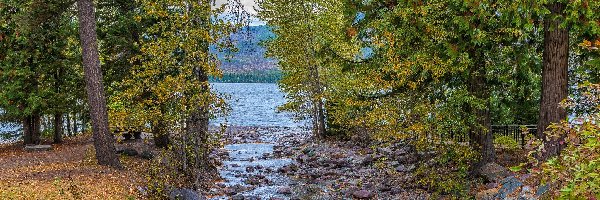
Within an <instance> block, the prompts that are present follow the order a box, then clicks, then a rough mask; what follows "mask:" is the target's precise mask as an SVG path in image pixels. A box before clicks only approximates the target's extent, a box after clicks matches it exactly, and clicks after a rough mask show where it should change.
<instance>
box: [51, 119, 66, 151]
mask: <svg viewBox="0 0 600 200" xmlns="http://www.w3.org/2000/svg"><path fill="white" fill-rule="evenodd" d="M63 132H64V131H63V114H62V113H55V114H54V142H53V143H55V144H58V143H62V142H63V140H62V136H63Z"/></svg>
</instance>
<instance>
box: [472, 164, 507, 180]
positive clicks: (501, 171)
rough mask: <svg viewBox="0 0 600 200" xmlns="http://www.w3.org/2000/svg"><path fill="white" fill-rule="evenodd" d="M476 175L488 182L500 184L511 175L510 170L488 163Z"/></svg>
mask: <svg viewBox="0 0 600 200" xmlns="http://www.w3.org/2000/svg"><path fill="white" fill-rule="evenodd" d="M476 173H477V174H478V175H479V176H481V177H482V178H484V179H485V181H487V182H500V181H501V180H503V179H504V178H505V177H508V176H510V175H511V173H510V172H509V171H508V169H506V168H505V167H502V166H500V165H498V164H497V163H487V164H485V165H484V166H482V167H480V168H479V169H478V170H477V171H476Z"/></svg>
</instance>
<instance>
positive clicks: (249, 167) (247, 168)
mask: <svg viewBox="0 0 600 200" xmlns="http://www.w3.org/2000/svg"><path fill="white" fill-rule="evenodd" d="M246 172H248V173H251V172H254V167H252V166H248V167H246Z"/></svg>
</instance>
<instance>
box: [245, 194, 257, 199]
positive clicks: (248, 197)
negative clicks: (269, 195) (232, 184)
mask: <svg viewBox="0 0 600 200" xmlns="http://www.w3.org/2000/svg"><path fill="white" fill-rule="evenodd" d="M244 200H260V197H259V196H255V195H250V196H245V197H244Z"/></svg>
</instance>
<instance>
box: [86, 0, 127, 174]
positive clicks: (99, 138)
mask: <svg viewBox="0 0 600 200" xmlns="http://www.w3.org/2000/svg"><path fill="white" fill-rule="evenodd" d="M77 9H78V14H79V15H78V17H79V34H80V40H81V46H82V54H83V66H84V73H85V82H86V90H87V95H88V105H89V107H90V118H91V120H92V131H93V137H94V147H95V149H96V159H98V164H100V165H107V166H112V167H115V168H121V162H120V161H119V158H118V157H117V154H116V151H115V146H114V138H113V136H112V134H110V132H109V129H108V113H107V108H106V99H105V97H104V85H103V83H102V71H101V70H100V59H99V54H98V42H97V35H96V18H95V13H94V4H93V2H92V0H78V1H77Z"/></svg>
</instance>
